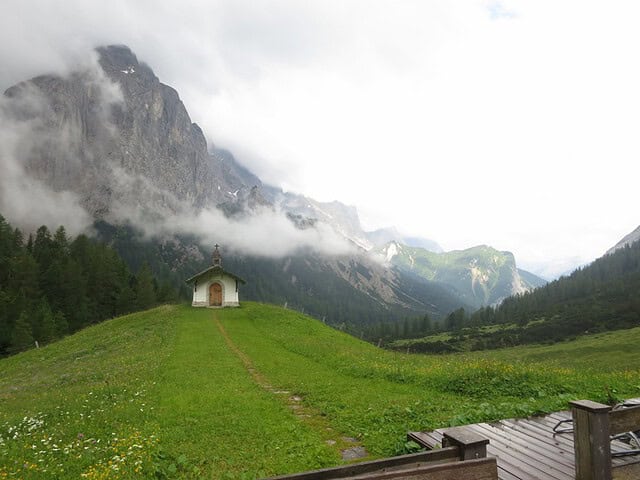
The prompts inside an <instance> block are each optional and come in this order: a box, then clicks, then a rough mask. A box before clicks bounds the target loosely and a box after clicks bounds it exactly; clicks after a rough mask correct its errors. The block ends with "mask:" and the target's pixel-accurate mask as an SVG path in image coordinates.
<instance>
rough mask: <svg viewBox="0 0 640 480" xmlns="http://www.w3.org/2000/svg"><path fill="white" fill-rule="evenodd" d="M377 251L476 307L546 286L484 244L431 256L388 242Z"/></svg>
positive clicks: (510, 258) (507, 256)
mask: <svg viewBox="0 0 640 480" xmlns="http://www.w3.org/2000/svg"><path fill="white" fill-rule="evenodd" d="M378 252H379V255H380V256H381V257H382V258H383V259H384V260H385V261H386V262H387V263H389V264H391V265H395V266H398V267H400V268H401V269H403V270H405V271H410V272H413V273H414V274H416V275H418V276H420V277H422V278H425V279H427V280H430V281H433V282H438V283H443V284H445V285H448V286H450V287H451V288H453V289H454V291H455V292H458V294H459V295H460V297H461V298H462V299H463V300H464V301H465V302H467V303H469V304H471V305H474V306H476V307H480V306H484V305H494V304H498V303H500V302H501V301H502V300H503V299H505V298H506V297H509V296H511V295H516V294H519V293H524V292H526V291H528V290H531V289H532V288H536V287H539V286H541V285H544V284H545V283H546V282H545V281H544V280H543V279H541V278H539V277H537V276H535V275H534V274H532V273H529V272H525V271H523V270H520V269H518V268H516V262H515V258H514V256H513V254H512V253H510V252H500V251H498V250H496V249H494V248H491V247H488V246H486V245H482V246H478V247H473V248H469V249H466V250H457V251H452V252H445V253H434V252H430V251H428V250H425V249H424V248H417V247H409V246H407V245H402V244H400V243H398V242H391V243H389V244H387V245H386V246H384V247H382V248H380V249H379V250H378Z"/></svg>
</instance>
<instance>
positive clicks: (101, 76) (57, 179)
mask: <svg viewBox="0 0 640 480" xmlns="http://www.w3.org/2000/svg"><path fill="white" fill-rule="evenodd" d="M96 52H97V54H98V60H97V63H96V65H94V66H93V68H89V69H87V70H84V71H80V72H74V73H71V74H70V75H68V76H66V77H60V76H52V75H46V76H40V77H35V78H34V79H32V80H30V81H27V82H22V83H21V84H18V85H16V86H14V87H10V88H9V89H7V91H6V92H5V96H6V97H7V98H9V99H12V100H13V101H14V102H15V103H16V107H21V106H22V107H24V106H25V105H27V104H28V103H29V101H30V100H33V98H36V97H37V99H38V102H39V103H38V108H36V109H31V110H29V109H28V108H25V109H24V110H23V111H20V109H19V108H16V110H17V111H19V112H20V115H22V116H24V117H26V118H28V119H29V120H30V121H32V122H34V123H37V124H38V125H39V127H38V128H39V129H38V130H37V131H34V137H33V138H37V141H33V145H30V148H29V149H28V150H27V153H28V155H27V156H26V161H25V164H24V167H25V171H26V172H27V174H28V175H32V176H34V177H35V178H36V179H37V180H38V181H40V182H42V183H43V184H46V185H48V186H49V187H50V188H52V189H53V190H55V191H63V192H73V193H74V194H75V195H77V196H78V198H79V199H80V203H81V205H82V207H83V208H85V209H86V210H87V211H88V212H89V214H90V216H91V217H92V218H93V219H95V220H98V221H104V222H106V224H111V225H122V224H126V223H130V224H131V225H132V226H135V227H138V228H140V229H142V230H143V231H145V232H143V235H144V234H146V235H150V236H152V237H153V236H157V237H158V238H159V241H163V242H164V241H165V240H163V238H164V239H169V243H170V242H172V241H178V242H179V241H180V240H176V239H177V238H178V237H176V234H178V233H183V234H194V235H195V236H196V238H195V240H197V241H199V243H202V241H203V239H204V237H200V238H198V235H202V232H203V231H205V230H207V237H206V238H207V239H210V238H212V237H214V238H215V239H216V241H221V239H222V241H223V243H224V239H225V238H227V239H228V242H229V244H230V249H231V250H233V243H234V242H233V236H231V237H229V236H228V235H229V232H227V228H232V227H233V228H235V229H236V231H235V235H236V238H237V236H238V235H244V236H246V235H247V234H246V233H243V232H242V225H244V224H243V223H242V222H245V221H252V219H253V220H254V223H255V224H256V225H257V226H258V227H259V228H262V229H263V230H264V231H265V233H263V234H262V235H263V236H264V237H265V240H267V242H265V244H264V245H262V246H261V248H262V251H261V254H262V255H267V256H269V254H270V252H269V241H270V240H272V239H273V236H274V235H277V234H278V233H279V230H278V229H279V228H280V229H283V228H284V229H285V230H286V231H285V232H284V235H285V239H284V241H285V242H286V241H289V242H291V241H292V240H290V238H293V239H297V238H303V237H304V235H305V232H310V233H311V234H312V235H311V236H308V237H304V238H306V239H307V244H306V245H305V246H304V247H303V248H300V247H296V248H295V250H292V251H291V252H290V253H291V255H285V257H287V256H288V257H296V256H300V257H301V261H300V262H299V265H300V268H302V266H303V265H306V268H307V270H306V273H305V272H303V271H302V270H299V271H298V272H297V275H296V276H295V278H297V279H300V278H304V277H305V276H310V275H311V272H312V271H314V268H315V269H316V272H320V271H322V272H324V273H325V274H326V275H325V282H328V284H329V285H333V287H331V288H333V289H334V291H336V289H341V290H344V289H345V288H346V290H347V291H352V292H353V298H356V297H361V296H364V297H362V298H365V297H370V298H372V299H373V301H374V303H375V304H378V305H380V306H381V308H382V310H380V312H379V314H377V316H379V315H382V314H383V313H384V311H387V312H390V311H391V310H394V309H395V310H397V309H399V311H401V312H403V313H402V315H421V314H423V313H424V312H425V310H426V311H428V312H429V313H430V314H432V315H434V316H436V317H441V316H443V315H445V314H446V313H448V311H449V310H450V309H453V308H455V307H456V305H452V299H453V298H454V297H456V295H457V294H456V293H455V292H454V291H452V290H451V289H450V288H449V287H447V286H443V285H438V282H433V281H431V280H429V279H427V278H424V277H420V276H416V275H414V274H413V272H408V271H407V270H406V269H400V268H389V266H387V265H384V264H381V263H380V262H378V261H376V260H374V259H372V258H370V256H368V255H366V254H365V252H367V251H369V250H372V249H373V248H374V244H373V242H372V240H371V238H372V234H370V233H368V232H365V231H364V230H363V228H362V226H361V224H360V220H359V217H358V212H357V210H356V209H355V207H350V206H347V205H344V204H342V203H340V202H337V201H335V202H318V201H316V200H314V199H311V198H309V197H306V196H304V195H300V194H293V193H290V192H283V191H282V190H281V189H278V188H275V187H271V186H268V185H264V184H263V183H262V182H261V180H260V179H259V178H258V177H257V176H255V175H254V174H253V173H252V172H250V171H249V170H248V169H246V168H245V167H243V166H242V165H241V164H239V163H238V162H237V161H236V160H235V158H234V156H233V154H232V153H231V152H229V151H227V150H224V149H222V148H219V147H217V146H216V145H208V144H207V141H206V139H205V136H204V134H203V132H202V130H201V129H200V127H199V126H198V125H196V124H195V123H193V122H192V121H191V118H190V117H189V114H188V112H187V110H186V108H185V106H184V104H183V103H182V101H181V100H180V97H179V95H178V92H177V91H176V90H175V89H173V88H172V87H170V86H167V85H165V84H163V83H161V82H160V80H159V79H158V77H157V76H156V75H155V73H154V72H153V70H152V69H151V68H150V67H149V66H148V65H147V64H145V63H144V62H140V61H139V60H138V58H137V57H136V56H135V54H134V53H133V52H132V51H131V50H130V49H129V48H128V47H126V46H122V45H116V46H113V45H112V46H107V47H99V48H97V49H96ZM34 91H35V92H36V93H37V95H36V96H35V97H34ZM38 122H39V123H38ZM27 140H32V138H28V139H27ZM265 212H267V213H268V215H266V216H265V215H264V214H265ZM7 213H8V212H6V213H5V214H7ZM201 213H208V216H207V215H204V216H200V217H199V216H198V215H200V214H201ZM261 216H262V217H261ZM263 217H264V220H262V222H261V221H260V220H259V219H261V218H263ZM256 219H258V220H256ZM281 219H282V221H281ZM185 220H189V221H185ZM207 220H209V221H211V222H214V223H212V224H210V225H207V224H205V223H206V221H207ZM215 222H217V223H215ZM274 222H275V223H274ZM178 226H180V227H178ZM191 226H197V227H198V229H197V231H193V232H192V231H190V230H189V228H190V227H191ZM323 226H328V227H329V230H327V229H326V228H325V229H324V230H323V228H321V227H323ZM176 228H183V229H185V230H184V231H182V232H180V231H176V230H175V229H176ZM256 228H257V227H256ZM172 229H173V230H172ZM270 230H273V231H270ZM327 231H333V232H334V233H335V235H333V234H332V235H333V236H334V237H335V238H337V239H344V240H346V245H347V246H349V248H350V249H351V252H352V253H351V258H350V261H349V262H347V264H349V265H346V264H345V263H344V261H341V260H340V254H344V246H343V247H341V248H342V253H340V254H337V255H334V254H328V253H327V252H329V250H330V247H329V246H328V245H330V244H331V242H332V241H333V242H335V239H334V238H333V237H331V238H330V237H328V236H327V235H328V234H327V233H326V232H327ZM266 232H269V233H266ZM323 232H324V233H323ZM225 235H227V237H225ZM373 236H375V234H374V235H373ZM171 239H173V240H171ZM344 240H341V241H344ZM411 241H413V242H414V243H420V242H423V243H425V244H430V243H429V242H432V241H430V240H425V239H412V240H411ZM255 242H257V239H256V241H255ZM255 242H254V243H255ZM212 243H213V242H212ZM433 243H434V242H433ZM293 245H295V241H294V242H293ZM315 247H323V248H325V250H320V251H324V252H325V254H323V255H319V254H313V255H311V254H310V253H309V252H310V250H309V248H312V249H313V248H315ZM184 248H185V250H188V249H189V248H190V247H189V246H184ZM434 248H435V249H437V248H439V246H437V244H435V246H434ZM295 252H297V254H295V255H294V253H295ZM121 253H126V252H121ZM202 256H203V257H204V258H208V254H203V255H202ZM305 256H306V257H307V258H306V261H304V260H305V259H304V257H305ZM240 257H241V258H244V259H248V258H253V259H254V261H258V258H259V257H260V255H258V256H257V257H256V256H253V257H252V256H251V254H250V255H244V256H242V255H241V256H240ZM279 262H280V260H272V261H271V265H270V267H268V268H267V266H266V264H265V267H264V268H265V270H264V271H263V272H262V275H265V272H266V271H268V270H269V269H270V271H271V272H272V273H271V275H275V273H273V272H280V270H281V266H278V264H279ZM351 262H355V263H351ZM241 263H242V262H239V264H241ZM314 263H315V264H314ZM362 272H365V273H364V274H363V273H362ZM277 275H278V276H279V280H278V282H276V283H278V284H279V285H281V287H282V288H284V286H285V285H288V286H287V288H289V289H298V290H299V291H302V290H300V289H301V288H302V286H301V285H302V283H303V282H300V281H299V280H297V281H293V280H291V278H292V277H290V278H289V280H286V276H284V275H281V273H277ZM187 276H188V275H187ZM311 284H313V286H309V285H307V286H306V288H307V289H309V288H310V289H311V290H308V291H312V292H315V293H314V294H315V295H319V294H320V293H319V292H320V291H326V288H325V287H324V286H321V285H320V284H319V283H318V282H315V281H314V282H311ZM338 285H340V287H338ZM331 288H329V290H331ZM351 289H352V290H351ZM255 294H256V297H254V299H256V300H270V298H268V297H266V298H261V297H259V295H258V292H255ZM325 301H326V300H325ZM461 305H468V299H465V298H462V297H458V303H457V306H461ZM359 315H361V316H363V317H365V318H364V319H360V320H359V321H365V322H366V321H367V320H366V317H367V314H366V312H361V313H360V314H359Z"/></svg>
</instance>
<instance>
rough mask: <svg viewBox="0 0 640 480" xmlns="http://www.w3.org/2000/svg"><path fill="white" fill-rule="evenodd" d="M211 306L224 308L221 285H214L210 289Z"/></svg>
mask: <svg viewBox="0 0 640 480" xmlns="http://www.w3.org/2000/svg"><path fill="white" fill-rule="evenodd" d="M209 305H211V306H213V307H220V306H222V286H221V285H220V284H219V283H212V284H211V286H210V287H209Z"/></svg>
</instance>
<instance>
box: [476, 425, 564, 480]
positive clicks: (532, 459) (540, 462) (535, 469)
mask: <svg viewBox="0 0 640 480" xmlns="http://www.w3.org/2000/svg"><path fill="white" fill-rule="evenodd" d="M470 427H473V429H474V431H475V432H476V433H478V434H479V435H484V436H485V437H486V438H489V445H488V446H487V453H488V454H489V455H491V453H490V451H491V450H494V451H495V452H496V453H495V456H496V457H498V459H500V456H501V455H503V456H506V457H509V458H510V460H511V461H512V463H516V464H518V465H522V467H521V468H523V469H524V471H525V472H527V473H529V475H530V477H529V478H531V479H536V478H537V479H540V480H543V479H549V480H553V479H555V480H568V479H571V478H572V477H573V476H574V475H573V473H574V472H573V471H572V470H571V469H567V468H566V467H565V466H563V465H561V464H559V463H557V462H555V461H552V460H549V459H543V458H540V457H539V456H538V455H534V452H532V451H531V450H529V449H528V448H527V447H526V446H523V445H520V444H518V443H516V442H512V441H510V440H509V438H508V437H506V436H504V435H502V433H504V432H500V431H496V429H491V427H490V426H489V425H488V424H486V423H484V424H483V423H479V424H475V425H470ZM540 467H543V468H544V470H540Z"/></svg>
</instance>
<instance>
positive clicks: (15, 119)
mask: <svg viewBox="0 0 640 480" xmlns="http://www.w3.org/2000/svg"><path fill="white" fill-rule="evenodd" d="M25 88H27V87H25ZM49 108H50V106H49V105H48V104H47V102H45V101H44V99H43V98H42V97H41V96H40V95H39V94H38V92H37V91H35V90H33V89H32V90H23V91H22V92H21V95H19V96H17V97H12V98H7V97H0V125H2V128H1V129H0V171H1V172H2V175H0V212H1V213H2V215H3V216H5V217H6V218H7V219H8V220H9V221H10V222H11V223H12V224H14V225H16V226H18V227H20V228H22V229H24V230H25V231H33V230H35V229H36V228H38V227H39V226H41V225H47V226H48V227H49V228H50V229H55V228H57V227H58V226H60V225H64V226H65V228H66V229H67V231H68V232H69V233H71V234H77V233H80V232H83V231H85V230H86V229H87V228H88V227H89V226H90V225H91V222H92V220H91V217H90V216H89V214H88V213H87V212H86V210H85V209H84V208H83V207H82V205H81V202H80V197H79V196H78V195H77V194H76V193H73V192H71V191H55V190H53V189H52V188H51V187H49V186H48V185H47V184H45V183H44V182H43V181H41V180H38V179H37V178H34V177H33V176H30V175H28V174H27V173H26V171H25V167H26V165H25V164H26V161H27V159H28V158H31V157H32V156H33V154H34V153H35V152H37V151H42V149H43V148H44V147H45V146H47V145H49V146H51V141H52V138H51V137H50V136H49V135H46V134H43V126H44V125H43V122H44V118H46V116H47V114H48V110H49ZM65 137H66V136H65V135H61V136H60V137H58V140H59V141H65V140H66V138H65ZM59 146H60V143H58V147H59Z"/></svg>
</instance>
